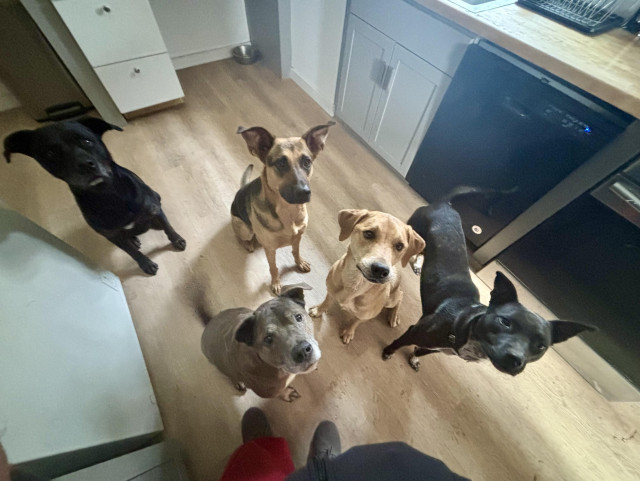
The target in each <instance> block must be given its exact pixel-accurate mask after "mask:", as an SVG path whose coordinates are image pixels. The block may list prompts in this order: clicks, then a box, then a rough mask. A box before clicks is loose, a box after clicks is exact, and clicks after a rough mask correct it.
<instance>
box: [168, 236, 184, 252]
mask: <svg viewBox="0 0 640 481" xmlns="http://www.w3.org/2000/svg"><path fill="white" fill-rule="evenodd" d="M171 245H172V246H173V247H174V248H176V249H178V250H179V251H183V250H185V249H186V248H187V241H186V240H184V239H183V238H182V237H180V236H178V237H176V238H175V239H171Z"/></svg>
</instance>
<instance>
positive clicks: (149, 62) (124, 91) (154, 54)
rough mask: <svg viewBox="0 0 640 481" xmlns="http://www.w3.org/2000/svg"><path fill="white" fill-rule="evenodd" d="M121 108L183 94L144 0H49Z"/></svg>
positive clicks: (152, 103)
mask: <svg viewBox="0 0 640 481" xmlns="http://www.w3.org/2000/svg"><path fill="white" fill-rule="evenodd" d="M53 5H54V7H55V8H56V10H57V11H58V14H59V15H60V17H61V18H62V20H63V21H64V23H65V25H66V26H67V28H68V29H69V31H70V32H71V35H73V37H74V39H75V40H76V42H77V43H78V45H79V47H80V49H81V50H82V52H83V54H84V55H85V57H87V60H88V61H89V63H90V64H91V66H92V67H93V68H94V70H95V71H96V73H97V75H98V77H99V78H100V80H101V81H102V83H103V85H104V87H105V88H106V90H107V91H108V92H109V95H110V96H111V98H112V99H113V101H114V103H115V104H116V106H117V107H118V109H119V110H120V112H121V113H123V114H127V113H131V112H133V111H137V110H140V109H145V108H148V107H152V106H155V105H160V104H164V103H166V102H171V101H174V100H178V99H182V98H183V97H184V93H183V91H182V87H181V86H180V82H179V80H178V76H177V75H176V72H175V68H174V67H173V65H172V63H171V60H170V58H169V55H168V53H167V48H166V46H165V43H164V40H163V39H162V35H161V34H160V29H159V28H158V24H157V22H156V19H155V17H154V16H153V12H152V10H151V6H150V5H149V1H148V0H107V1H102V2H101V1H97V0H53Z"/></svg>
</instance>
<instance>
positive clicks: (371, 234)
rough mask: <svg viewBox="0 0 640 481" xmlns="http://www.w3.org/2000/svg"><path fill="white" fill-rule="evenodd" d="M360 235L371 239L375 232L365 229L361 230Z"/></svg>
mask: <svg viewBox="0 0 640 481" xmlns="http://www.w3.org/2000/svg"><path fill="white" fill-rule="evenodd" d="M362 236H363V237H364V238H365V239H373V238H374V237H375V236H376V234H375V233H374V232H373V231H372V230H365V231H364V232H362Z"/></svg>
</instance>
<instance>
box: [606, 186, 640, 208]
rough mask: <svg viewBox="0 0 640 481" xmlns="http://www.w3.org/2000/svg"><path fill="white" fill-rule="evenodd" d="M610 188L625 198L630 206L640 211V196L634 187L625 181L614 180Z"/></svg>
mask: <svg viewBox="0 0 640 481" xmlns="http://www.w3.org/2000/svg"><path fill="white" fill-rule="evenodd" d="M609 190H610V191H611V192H613V193H614V194H616V195H617V196H618V197H620V198H621V199H622V200H624V201H625V202H626V203H627V204H628V205H629V206H630V207H632V208H633V209H635V210H636V211H637V212H640V197H638V193H637V192H634V190H636V189H634V187H633V186H632V185H631V184H628V183H626V182H624V181H620V180H619V181H617V182H614V183H613V184H611V185H610V186H609Z"/></svg>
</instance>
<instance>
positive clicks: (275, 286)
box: [271, 281, 282, 296]
mask: <svg viewBox="0 0 640 481" xmlns="http://www.w3.org/2000/svg"><path fill="white" fill-rule="evenodd" d="M271 292H273V293H274V294H275V295H276V296H279V295H280V293H281V292H282V285H281V284H280V281H276V282H272V283H271Z"/></svg>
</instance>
